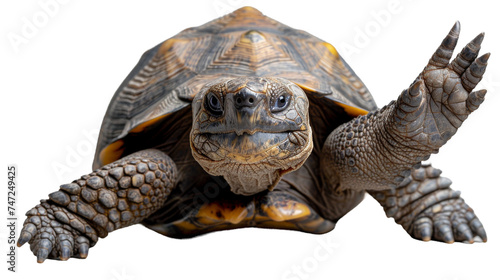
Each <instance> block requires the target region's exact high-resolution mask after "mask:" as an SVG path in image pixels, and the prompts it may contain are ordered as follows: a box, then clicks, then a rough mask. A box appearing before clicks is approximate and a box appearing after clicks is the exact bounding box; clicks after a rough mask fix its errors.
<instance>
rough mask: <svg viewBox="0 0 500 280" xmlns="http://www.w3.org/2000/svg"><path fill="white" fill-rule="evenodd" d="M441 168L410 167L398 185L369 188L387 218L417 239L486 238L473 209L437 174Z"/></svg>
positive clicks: (464, 239) (462, 239)
mask: <svg viewBox="0 0 500 280" xmlns="http://www.w3.org/2000/svg"><path fill="white" fill-rule="evenodd" d="M440 174H441V170H439V169H436V168H433V167H432V166H430V165H428V166H423V167H421V168H418V169H415V170H413V172H412V173H411V175H410V176H408V177H406V178H405V179H404V181H403V182H402V183H401V184H400V185H399V186H397V187H391V188H390V189H388V190H385V191H369V193H370V194H371V195H372V196H373V197H374V198H375V199H376V200H377V201H378V202H379V203H380V204H381V205H382V206H383V207H384V210H385V213H386V214H387V217H392V218H394V220H395V221H396V223H398V224H400V225H401V226H403V228H404V229H405V230H406V231H407V232H408V233H409V234H410V235H411V236H412V237H413V238H416V239H421V240H424V241H429V240H431V239H433V240H437V241H444V242H447V243H452V242H454V241H466V242H469V243H472V242H474V236H479V237H480V238H481V239H482V240H483V241H486V232H485V230H484V228H483V225H482V224H481V222H480V221H479V219H478V218H477V217H476V215H475V214H474V211H473V210H472V209H471V208H470V207H469V206H468V205H467V204H466V203H465V202H464V200H463V199H462V198H461V197H460V192H459V191H454V190H452V189H451V188H450V185H451V181H450V180H449V179H448V178H444V177H441V176H440Z"/></svg>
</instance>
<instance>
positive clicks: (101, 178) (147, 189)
mask: <svg viewBox="0 0 500 280" xmlns="http://www.w3.org/2000/svg"><path fill="white" fill-rule="evenodd" d="M176 174H177V170H176V166H175V164H174V162H173V161H172V160H171V159H170V157H168V156H167V155H166V154H165V153H163V152H161V151H158V150H144V151H140V152H137V153H134V154H131V155H129V156H127V157H124V158H122V159H120V160H117V161H115V162H113V163H111V164H108V165H105V166H103V167H102V168H100V169H98V170H96V171H94V172H92V173H90V174H88V175H84V176H82V177H81V178H80V179H77V180H75V181H73V182H72V183H70V184H65V185H62V186H61V187H60V189H59V190H58V191H56V192H53V193H51V194H49V199H47V200H45V199H44V200H41V202H40V204H39V205H37V206H35V207H34V208H33V209H31V210H30V211H28V212H27V213H26V216H27V217H28V218H27V219H26V221H25V222H24V227H23V229H22V231H21V234H20V237H19V240H18V246H22V245H23V244H25V243H26V242H29V243H30V245H31V250H32V251H33V253H34V254H35V255H36V256H37V259H38V262H40V263H41V262H43V261H44V260H45V259H47V258H52V259H55V258H59V259H61V260H67V259H69V258H70V257H81V258H86V257H87V254H88V250H89V248H90V247H92V246H94V245H95V244H96V242H97V240H98V238H99V237H101V238H103V237H106V236H107V235H108V233H109V232H111V231H113V230H116V229H119V228H123V227H126V226H129V225H132V224H137V223H140V222H141V221H143V220H144V219H145V218H147V217H148V216H149V215H150V214H152V213H153V212H155V211H156V210H158V209H159V208H161V207H162V205H163V204H164V202H165V200H166V198H167V196H168V194H169V193H170V192H171V190H172V188H173V187H174V185H175V180H176Z"/></svg>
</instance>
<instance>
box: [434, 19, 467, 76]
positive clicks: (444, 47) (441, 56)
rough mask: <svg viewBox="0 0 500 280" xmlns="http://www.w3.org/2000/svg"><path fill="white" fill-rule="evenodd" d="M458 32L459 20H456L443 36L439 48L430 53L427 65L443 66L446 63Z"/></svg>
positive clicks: (451, 52)
mask: <svg viewBox="0 0 500 280" xmlns="http://www.w3.org/2000/svg"><path fill="white" fill-rule="evenodd" d="M459 34H460V22H459V21H457V22H455V24H454V25H453V27H452V28H451V30H450V32H449V33H448V35H447V36H446V37H445V38H444V40H443V42H442V43H441V45H440V46H439V48H438V49H437V50H436V52H434V54H433V55H432V57H431V59H430V60H429V65H428V66H434V67H437V68H443V67H446V66H447V65H448V63H449V61H450V59H451V56H452V54H453V50H454V49H455V46H456V45H457V42H458V36H459Z"/></svg>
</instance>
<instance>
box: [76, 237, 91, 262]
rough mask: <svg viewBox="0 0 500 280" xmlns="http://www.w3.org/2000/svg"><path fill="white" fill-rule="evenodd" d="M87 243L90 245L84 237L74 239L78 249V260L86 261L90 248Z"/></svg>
mask: <svg viewBox="0 0 500 280" xmlns="http://www.w3.org/2000/svg"><path fill="white" fill-rule="evenodd" d="M89 243H90V242H89V240H88V239H87V238H86V237H84V236H79V237H78V238H77V239H76V244H77V247H78V254H79V256H80V258H82V259H86V258H87V256H88V255H89V248H90V244H89Z"/></svg>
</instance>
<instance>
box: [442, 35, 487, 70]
mask: <svg viewBox="0 0 500 280" xmlns="http://www.w3.org/2000/svg"><path fill="white" fill-rule="evenodd" d="M483 39H484V32H483V33H480V34H479V35H477V36H476V38H474V39H473V40H472V41H470V42H469V43H468V44H467V45H466V46H465V47H464V48H463V49H462V51H461V52H460V53H459V54H458V55H457V56H456V57H455V59H454V60H453V61H452V62H451V64H450V65H451V68H452V69H453V71H455V72H456V73H457V74H459V75H462V74H463V73H464V72H465V69H467V67H469V65H470V64H471V63H472V62H473V61H474V59H476V57H477V55H478V54H479V50H481V43H482V42H483Z"/></svg>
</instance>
